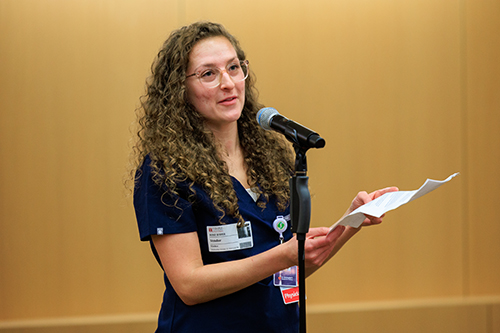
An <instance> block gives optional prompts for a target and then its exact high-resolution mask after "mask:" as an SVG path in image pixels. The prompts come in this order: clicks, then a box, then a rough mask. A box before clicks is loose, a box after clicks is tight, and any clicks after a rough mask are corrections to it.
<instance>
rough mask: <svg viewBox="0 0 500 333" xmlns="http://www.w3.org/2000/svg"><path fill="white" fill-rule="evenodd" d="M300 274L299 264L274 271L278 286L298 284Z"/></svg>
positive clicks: (294, 285)
mask: <svg viewBox="0 0 500 333" xmlns="http://www.w3.org/2000/svg"><path fill="white" fill-rule="evenodd" d="M298 275H299V268H298V267H297V266H292V267H290V268H287V269H284V270H282V271H279V272H278V273H274V276H273V278H274V285H275V286H276V287H296V286H298V283H297V281H298Z"/></svg>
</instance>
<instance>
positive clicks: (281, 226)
mask: <svg viewBox="0 0 500 333" xmlns="http://www.w3.org/2000/svg"><path fill="white" fill-rule="evenodd" d="M273 228H274V230H276V232H277V233H278V234H279V239H280V244H282V243H283V240H284V239H285V237H283V233H284V232H285V231H286V229H287V228H288V222H287V221H286V220H285V218H284V217H283V216H282V215H278V216H276V219H275V220H274V222H273Z"/></svg>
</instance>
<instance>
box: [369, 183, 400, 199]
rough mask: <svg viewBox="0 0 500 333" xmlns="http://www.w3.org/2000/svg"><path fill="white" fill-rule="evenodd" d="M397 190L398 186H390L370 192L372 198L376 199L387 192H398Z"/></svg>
mask: <svg viewBox="0 0 500 333" xmlns="http://www.w3.org/2000/svg"><path fill="white" fill-rule="evenodd" d="M396 191H399V189H398V188H397V187H396V186H390V187H386V188H383V189H380V190H377V191H373V192H372V193H370V194H369V197H370V198H371V200H375V199H377V198H378V197H381V196H382V195H384V194H386V193H389V192H396Z"/></svg>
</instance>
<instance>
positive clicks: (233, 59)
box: [194, 56, 238, 71]
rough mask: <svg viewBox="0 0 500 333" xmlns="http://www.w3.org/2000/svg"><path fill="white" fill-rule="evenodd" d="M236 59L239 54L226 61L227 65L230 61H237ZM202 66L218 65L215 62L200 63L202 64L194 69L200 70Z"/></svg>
mask: <svg viewBox="0 0 500 333" xmlns="http://www.w3.org/2000/svg"><path fill="white" fill-rule="evenodd" d="M235 60H238V57H237V56H236V57H233V58H231V59H229V60H228V61H227V62H226V66H227V65H228V64H229V63H230V62H232V61H235ZM200 67H217V66H216V65H215V64H214V63H208V64H202V65H200V66H198V67H196V68H195V69H194V70H195V71H196V70H198V69H199V68H200Z"/></svg>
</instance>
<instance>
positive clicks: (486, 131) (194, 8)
mask: <svg viewBox="0 0 500 333" xmlns="http://www.w3.org/2000/svg"><path fill="white" fill-rule="evenodd" d="M199 19H210V20H214V21H218V22H221V23H223V24H225V25H226V26H227V28H228V29H229V30H230V31H231V32H232V33H233V34H235V35H236V36H237V37H238V38H239V39H240V40H241V42H242V45H243V47H244V48H245V50H246V51H247V55H248V57H249V60H250V63H251V68H252V69H253V71H254V72H255V73H256V75H257V77H258V88H259V90H260V92H261V99H262V101H263V102H264V103H265V104H266V105H269V106H274V107H275V108H277V109H278V110H279V111H280V112H281V113H282V114H284V115H286V116H288V117H289V118H292V119H294V120H296V121H299V122H301V123H303V124H305V125H307V126H308V127H310V128H313V129H315V130H316V131H318V132H319V133H320V134H321V135H322V136H323V137H324V138H325V139H326V141H327V146H326V147H325V148H324V149H322V150H318V151H310V152H309V153H308V159H309V177H310V183H311V191H312V194H313V222H312V224H313V225H314V226H329V225H331V224H332V223H333V222H335V221H336V219H337V218H338V217H340V216H341V215H342V213H343V211H344V210H345V208H346V207H347V206H348V204H349V202H350V200H351V199H352V197H353V196H354V195H355V194H356V193H357V191H359V190H367V191H371V190H374V189H377V188H380V187H385V186H389V185H396V186H398V187H400V188H401V189H402V190H413V189H416V188H417V187H419V186H420V185H421V184H422V183H423V181H424V180H425V179H426V178H433V179H444V178H446V177H447V176H448V175H450V174H451V173H453V172H456V171H460V172H461V175H460V176H459V177H458V178H456V179H454V180H453V181H452V182H450V183H449V184H447V185H446V186H444V187H442V188H440V189H439V190H437V191H436V192H433V193H431V194H430V195H428V196H426V197H423V198H421V199H419V200H417V201H415V202H413V203H411V204H409V205H407V206H404V207H402V208H400V209H398V210H397V211H394V212H391V213H389V214H388V215H387V217H386V219H385V222H384V224H383V225H381V226H377V227H373V228H368V229H367V230H365V231H363V232H362V233H361V234H360V235H358V236H356V238H355V239H353V240H352V241H351V242H350V244H348V246H346V248H345V249H343V250H342V251H341V252H340V253H339V255H338V256H336V257H335V258H334V259H333V260H332V262H330V263H329V264H328V265H327V266H325V267H324V268H323V269H322V270H321V271H320V272H318V273H317V274H316V275H314V276H313V277H311V278H310V279H309V280H308V285H307V292H308V305H311V306H312V307H314V306H320V305H324V304H340V305H342V304H345V303H346V302H348V303H352V302H380V301H410V300H418V299H423V298H425V299H430V300H432V299H443V298H445V299H446V298H453V299H456V298H457V297H458V298H468V297H483V296H499V295H500V265H499V264H498V262H499V259H500V242H499V241H498V240H499V239H500V223H498V221H497V217H498V216H499V215H500V214H499V213H500V209H499V205H498V199H497V193H498V192H499V190H500V175H499V172H498V171H497V169H498V166H499V165H500V132H499V131H498V130H497V128H498V125H499V124H500V112H499V110H500V79H499V78H500V63H499V61H498V59H500V37H499V36H500V35H499V34H498V31H500V3H499V2H498V1H488V0H474V1H465V0H463V1H445V0H440V1H435V0H424V1H416V0H411V1H398V0H383V1H376V2H375V1H362V0H355V1H344V0H339V1H330V0H316V1H309V2H307V3H306V2H305V1H290V0H287V1H285V0H275V1H263V0H255V1H250V2H237V1H223V0H218V1H210V2H208V1H202V0H177V1H174V0H172V1H157V0H156V1H155V0H147V1H132V0H128V1H123V0H85V1H83V0H76V1H63V0H50V1H49V0H45V1H29V0H2V1H0V36H1V37H0V106H1V110H0V135H1V139H0V184H1V185H0V328H1V327H2V326H1V325H2V322H3V323H9V322H11V321H20V320H25V319H26V320H33V319H39V318H59V317H79V316H100V315H115V314H117V315H126V314H130V313H156V312H157V311H158V308H159V303H160V300H161V292H162V276H161V271H160V270H159V268H158V267H157V265H156V263H155V262H154V260H153V257H152V255H151V254H150V250H149V247H148V246H147V244H142V243H140V242H139V239H138V233H137V228H136V225H135V219H134V215H133V210H132V207H131V202H130V198H129V197H126V196H125V195H124V190H123V185H122V176H123V174H124V173H125V171H126V164H127V155H128V148H129V147H128V140H129V138H130V133H129V127H130V124H131V123H132V121H133V120H134V113H133V111H134V109H135V107H136V106H137V104H138V97H139V96H140V95H141V93H142V91H143V87H144V80H145V78H146V76H147V75H148V71H149V67H150V64H151V62H152V60H153V58H154V56H155V54H156V52H157V50H158V48H159V47H160V44H161V43H162V42H163V40H164V39H165V38H166V36H167V35H168V33H169V32H170V31H171V30H172V29H174V28H176V27H179V26H180V25H183V24H186V23H189V22H192V21H195V20H199ZM431 303H432V302H431ZM431 303H430V304H431ZM396 308H397V307H396ZM493 309H494V310H491V311H490V312H491V313H492V314H493V316H492V317H493V318H496V319H493V324H492V323H491V322H490V323H489V326H488V327H496V329H497V331H495V332H498V329H499V328H498V327H499V325H498V323H499V322H500V319H498V318H499V317H498V314H499V311H498V309H499V306H498V305H496V307H493ZM460 311H462V310H460ZM481 311H483V310H480V311H479V312H478V313H479V314H478V316H480V317H481V318H485V317H483V316H482V313H483V312H481ZM490 312H488V313H490ZM457 313H458V312H457ZM455 315H456V314H455ZM313 318H314V316H313ZM325 318H326V319H325V320H327V321H328V320H329V318H331V317H328V316H327V317H325ZM475 318H476V319H477V318H478V317H475ZM489 318H490V317H489ZM348 322H349V321H347V323H348ZM481 322H484V321H481ZM5 325H7V324H5ZM495 325H496V326H495ZM5 327H6V326H5ZM312 329H314V328H312ZM318 332H319V331H318ZM487 332H488V331H487Z"/></svg>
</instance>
